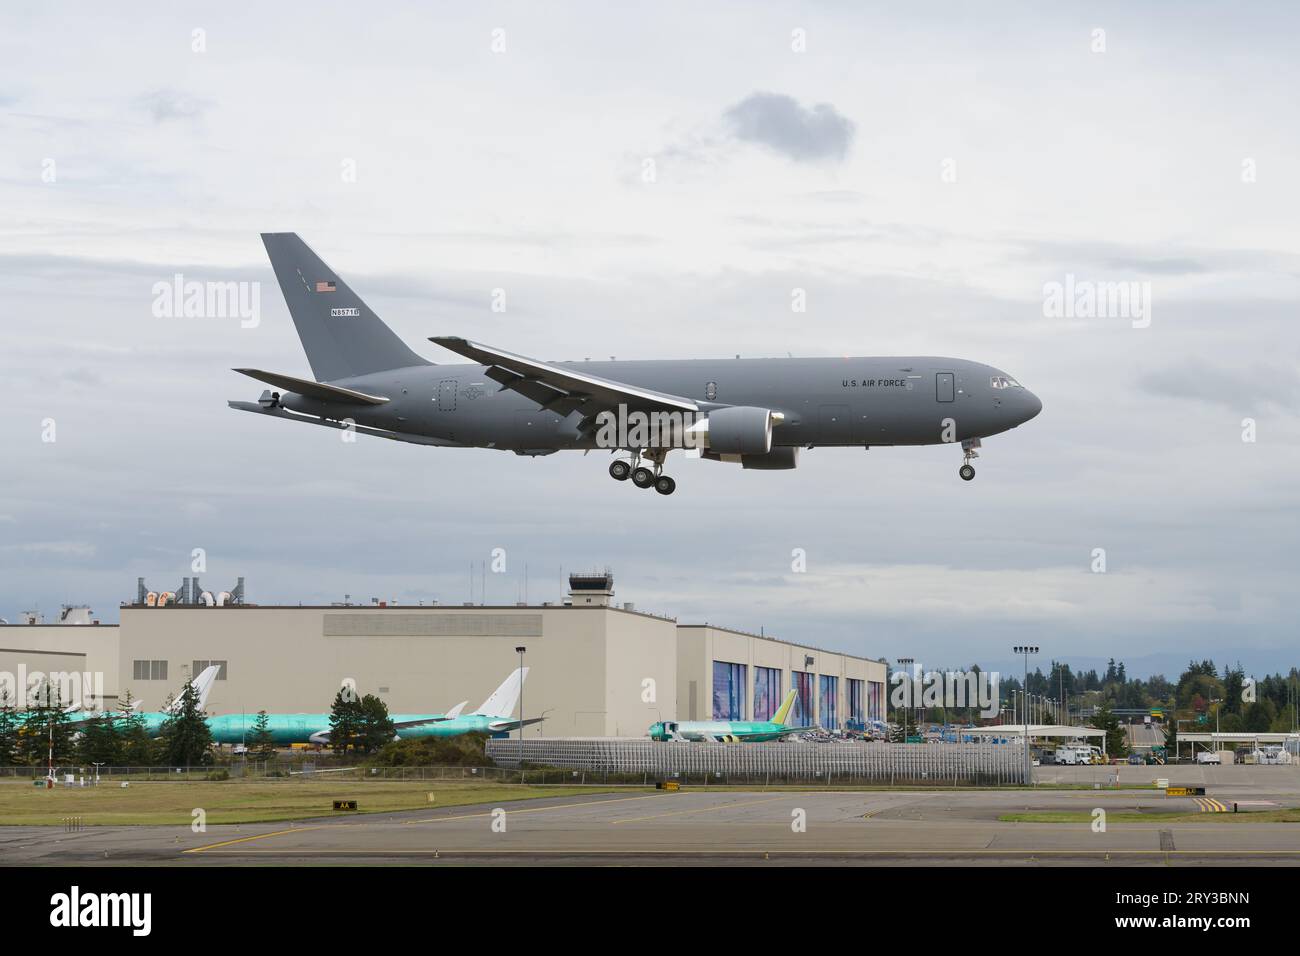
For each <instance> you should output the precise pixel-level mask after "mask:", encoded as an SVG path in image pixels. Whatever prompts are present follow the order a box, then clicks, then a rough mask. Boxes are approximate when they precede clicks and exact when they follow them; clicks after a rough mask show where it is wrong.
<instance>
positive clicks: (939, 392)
mask: <svg viewBox="0 0 1300 956" xmlns="http://www.w3.org/2000/svg"><path fill="white" fill-rule="evenodd" d="M934 389H935V397H936V398H937V399H938V400H939V401H941V402H951V401H953V400H954V399H955V398H956V397H957V393H956V384H955V382H954V377H953V373H952V372H938V373H936V374H935V376H934Z"/></svg>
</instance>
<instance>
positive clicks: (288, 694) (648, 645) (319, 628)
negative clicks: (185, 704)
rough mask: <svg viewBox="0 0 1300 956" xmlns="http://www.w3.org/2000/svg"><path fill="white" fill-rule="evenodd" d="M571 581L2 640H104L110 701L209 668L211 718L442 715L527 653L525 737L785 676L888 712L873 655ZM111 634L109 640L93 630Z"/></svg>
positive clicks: (716, 711) (837, 718) (827, 715)
mask: <svg viewBox="0 0 1300 956" xmlns="http://www.w3.org/2000/svg"><path fill="white" fill-rule="evenodd" d="M569 582H570V592H569V598H568V600H566V601H565V602H564V603H562V604H550V603H546V604H540V605H507V606H496V607H493V606H484V605H463V606H457V605H440V604H439V605H420V606H409V605H407V606H393V605H386V604H380V603H374V604H370V605H330V606H315V607H303V606H296V605H295V606H288V605H286V606H264V605H249V604H242V603H233V604H226V605H224V606H221V605H207V604H203V603H175V604H172V603H167V604H158V603H156V602H155V604H153V605H152V606H150V605H149V604H141V603H139V602H137V603H133V604H127V605H123V606H122V608H121V620H120V626H119V627H116V628H107V627H91V628H71V627H69V628H43V629H41V630H46V631H49V630H53V631H55V632H62V634H61V635H58V634H57V633H56V635H54V636H51V635H40V636H39V639H38V640H27V639H25V637H26V632H27V631H28V628H25V627H23V626H22V625H13V626H10V627H8V628H0V647H8V648H14V649H17V650H18V652H19V656H21V654H22V653H24V652H23V651H22V650H21V649H22V648H28V651H27V653H36V652H37V651H38V649H39V648H45V649H46V650H45V652H46V653H47V654H48V653H49V652H51V651H53V650H58V651H59V652H69V653H73V654H78V653H79V654H81V655H83V658H82V660H85V661H90V660H92V659H93V660H95V661H96V662H103V661H105V654H104V651H105V649H107V648H108V647H109V646H110V644H111V646H112V649H113V651H114V653H115V656H114V658H113V660H112V662H111V663H108V664H105V665H104V666H105V667H106V669H109V670H111V676H107V675H106V686H110V687H111V688H112V690H113V694H114V700H110V701H109V706H113V703H114V701H115V699H116V697H117V696H124V695H125V694H126V692H127V691H129V692H130V694H131V695H132V697H133V698H135V699H139V700H144V701H145V704H146V706H147V707H149V708H154V707H157V706H159V705H161V704H162V703H163V701H164V699H165V698H166V697H167V696H168V695H170V694H173V693H175V692H176V691H177V689H178V688H179V687H180V686H181V685H182V684H183V682H184V681H185V680H186V679H187V678H189V677H190V676H192V675H194V674H197V673H198V672H199V671H200V670H202V669H203V668H204V667H207V666H209V665H210V664H214V663H215V664H219V665H220V666H221V671H220V674H219V676H218V679H217V681H216V684H215V685H214V687H213V689H212V691H211V694H210V696H209V698H208V711H209V712H210V713H213V714H225V713H241V712H243V713H254V712H256V711H258V710H267V711H272V712H281V713H293V712H315V713H319V712H323V711H327V710H328V709H329V706H330V703H331V701H332V700H333V698H334V695H335V693H336V692H337V691H338V690H339V688H340V687H341V686H343V685H344V684H345V683H347V684H351V685H352V686H355V687H356V689H357V690H358V691H359V692H360V693H363V694H365V693H369V694H376V695H377V696H379V697H380V698H382V699H383V700H384V701H385V703H387V705H388V707H389V710H390V711H393V712H405V713H441V712H445V711H447V710H448V709H450V708H451V707H453V706H454V705H456V704H458V703H459V702H461V701H462V700H466V699H468V701H469V704H468V706H467V707H466V713H469V712H470V711H472V710H473V709H475V708H477V707H478V706H479V705H480V704H481V703H482V702H483V701H484V700H485V699H486V698H487V696H488V695H489V694H490V693H491V692H492V690H493V689H494V688H496V687H497V685H499V684H500V683H501V682H502V681H503V680H504V679H505V678H506V676H507V675H508V674H509V673H510V672H511V670H513V669H514V668H515V667H517V666H519V662H520V658H521V654H522V658H523V662H524V664H525V666H527V667H528V668H529V673H528V679H527V681H526V683H525V685H524V708H525V710H526V712H527V716H530V717H544V718H545V721H544V723H542V724H539V725H535V726H533V727H530V728H529V729H528V731H527V732H528V734H529V735H533V734H542V735H545V736H548V737H559V736H573V737H593V736H595V737H606V736H608V737H638V736H641V735H643V734H644V733H645V732H646V728H647V727H648V726H649V725H650V724H651V723H654V722H655V721H658V720H664V719H674V718H676V719H682V720H689V719H703V720H707V719H715V718H716V719H758V720H762V719H766V718H767V717H769V716H770V715H771V714H772V712H774V711H775V709H776V707H777V706H778V705H779V703H780V700H781V697H782V695H784V693H785V692H786V690H788V689H789V688H790V687H792V686H793V687H796V688H797V689H799V690H800V706H799V711H798V713H797V715H796V720H797V721H798V723H800V724H809V725H810V724H814V723H821V725H823V726H825V727H828V728H834V727H843V726H845V725H846V724H847V723H849V722H850V721H853V722H860V721H862V720H869V719H880V718H883V717H884V711H883V706H884V687H885V681H886V666H885V664H884V663H882V662H879V661H874V660H869V659H865V658H861V657H854V656H850V655H845V654H838V653H832V652H829V651H825V650H820V649H817V648H812V647H807V646H804V645H800V644H794V643H790V642H788V641H783V640H779V639H776V638H772V637H767V636H762V635H754V634H745V633H742V632H739V631H734V630H729V629H726V628H721V627H716V626H712V625H700V626H697V625H683V624H678V622H677V621H676V620H674V619H673V618H669V617H663V616H659V615H655V614H649V613H646V612H644V611H641V610H638V609H636V608H634V607H633V606H632V605H631V604H624V605H621V606H620V605H618V604H616V603H615V602H614V600H613V598H614V590H613V576H612V575H611V574H609V573H608V572H606V573H599V574H593V575H572V576H570V579H569ZM82 632H85V633H82ZM109 632H112V633H113V635H114V636H113V639H112V641H111V642H110V641H105V640H103V638H104V637H105V636H106V635H107V634H108V633H109ZM32 636H33V637H37V636H38V635H36V634H35V633H33V635H32ZM92 648H94V651H93V654H92ZM521 648H522V651H521V650H520V649H521ZM9 653H10V656H11V657H12V656H13V654H12V652H9ZM42 659H45V658H42ZM4 660H5V659H0V663H3V661H4ZM29 667H30V665H29Z"/></svg>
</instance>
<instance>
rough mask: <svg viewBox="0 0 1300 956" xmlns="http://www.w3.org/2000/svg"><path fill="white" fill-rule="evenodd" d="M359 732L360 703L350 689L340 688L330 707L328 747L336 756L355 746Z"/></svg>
mask: <svg viewBox="0 0 1300 956" xmlns="http://www.w3.org/2000/svg"><path fill="white" fill-rule="evenodd" d="M360 732H361V701H360V700H358V699H357V695H356V692H355V691H354V690H352V688H351V687H340V688H339V692H338V693H337V694H335V695H334V703H333V704H332V705H330V747H331V748H332V749H333V751H334V752H335V753H336V754H342V753H347V751H348V748H349V747H352V746H355V745H356V743H357V735H358V734H359V733H360Z"/></svg>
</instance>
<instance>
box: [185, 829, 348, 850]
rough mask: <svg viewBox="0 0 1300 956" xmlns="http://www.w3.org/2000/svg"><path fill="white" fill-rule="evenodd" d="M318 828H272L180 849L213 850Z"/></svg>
mask: <svg viewBox="0 0 1300 956" xmlns="http://www.w3.org/2000/svg"><path fill="white" fill-rule="evenodd" d="M320 829H322V827H321V826H314V827H294V828H292V829H290V830H272V831H271V832H270V833H259V834H256V835H255V836H246V837H240V838H239V839H237V840H223V841H222V842H221V843H209V844H208V845H207V846H196V847H191V848H190V849H188V850H184V851H182V852H184V853H202V852H204V851H205V850H215V849H217V848H218V847H223V846H234V845H235V844H236V843H248V842H250V841H252V840H265V839H266V838H267V837H273V836H284V834H286V833H302V832H303V831H304V830H320Z"/></svg>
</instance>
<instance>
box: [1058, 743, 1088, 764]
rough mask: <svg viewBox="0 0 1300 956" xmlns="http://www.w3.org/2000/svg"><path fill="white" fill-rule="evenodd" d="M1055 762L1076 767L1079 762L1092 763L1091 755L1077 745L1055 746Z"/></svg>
mask: <svg viewBox="0 0 1300 956" xmlns="http://www.w3.org/2000/svg"><path fill="white" fill-rule="evenodd" d="M1056 762H1057V763H1058V764H1062V765H1064V766H1066V767H1077V766H1079V765H1080V764H1087V763H1092V755H1091V754H1090V753H1089V752H1088V751H1086V750H1082V749H1080V748H1078V747H1057V748H1056Z"/></svg>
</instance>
